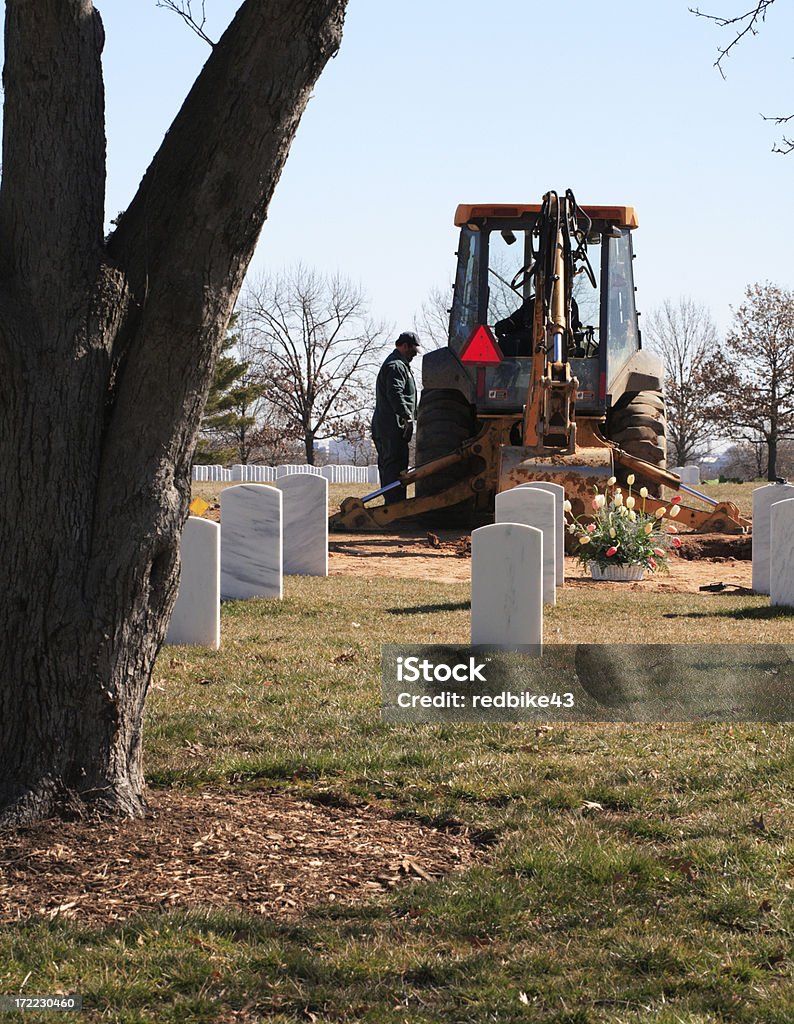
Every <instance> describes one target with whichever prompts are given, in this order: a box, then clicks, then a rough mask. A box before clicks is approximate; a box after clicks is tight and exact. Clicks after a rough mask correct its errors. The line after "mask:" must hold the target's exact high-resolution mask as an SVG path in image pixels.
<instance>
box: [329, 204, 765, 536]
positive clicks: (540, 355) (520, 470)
mask: <svg viewBox="0 0 794 1024" xmlns="http://www.w3.org/2000/svg"><path fill="white" fill-rule="evenodd" d="M455 224H456V226H457V227H459V228H460V238H459V243H458V250H457V272H456V275H455V284H454V292H453V297H452V308H451V310H450V320H449V342H448V345H447V346H446V347H443V348H439V349H436V350H434V351H431V352H428V353H427V354H426V355H425V356H424V358H423V360H422V394H421V400H420V403H419V410H418V415H417V425H416V426H417V429H416V464H417V465H416V468H415V469H411V470H409V471H408V472H407V473H404V474H402V477H401V479H400V481H399V482H398V483H397V484H394V485H391V486H399V485H400V484H403V485H407V484H410V483H414V484H415V496H414V497H411V498H407V499H406V500H404V501H397V502H393V503H391V504H377V503H376V499H377V498H378V497H379V496H380V495H381V494H383V492H384V490H387V489H388V488H381V489H379V490H376V491H373V492H372V493H371V494H369V495H367V496H365V497H364V498H346V499H345V500H344V501H343V502H342V505H341V509H340V511H339V512H338V513H337V514H336V515H334V516H332V517H331V523H330V525H331V527H332V528H336V529H348V530H384V529H386V528H388V526H389V525H390V524H392V523H394V522H397V521H399V520H401V519H404V518H406V517H413V516H417V515H420V514H425V515H426V514H429V513H433V514H434V516H435V521H437V522H438V521H440V522H444V521H446V522H449V523H450V525H452V524H453V521H454V522H456V523H458V524H460V521H461V519H462V518H463V519H466V520H468V521H469V522H472V521H474V522H476V521H478V520H480V521H481V520H483V519H484V518H486V517H487V516H488V515H489V514H490V513H492V511H493V506H494V496H495V495H496V494H497V493H498V492H499V491H503V490H506V489H508V488H510V487H514V486H516V485H518V484H521V483H524V482H527V481H531V480H546V481H551V482H554V483H559V484H562V485H563V486H564V488H565V494H566V497H567V498H568V499H569V500H570V502H571V505H572V509H573V512H574V514H575V515H582V514H586V512H587V511H588V510H589V509H590V502H591V501H592V498H593V495H594V488H598V489H599V490H600V491H603V490H604V489H605V486H606V482H607V480H608V479H609V478H610V477H612V476H615V477H616V478H617V479H618V480H624V481H625V479H626V478H627V477H628V476H629V475H630V474H633V475H634V478H635V484H636V487H638V488H639V487H642V486H646V487H647V488H648V490H649V492H650V494H651V497H649V498H648V499H647V502H646V507H647V508H649V509H650V510H654V509H655V508H656V507H661V505H662V502H661V500H660V493H661V487H662V486H668V487H671V488H673V489H675V490H678V489H682V490H691V489H690V488H685V487H683V485H682V484H681V481H680V478H679V477H678V476H677V475H675V474H673V473H668V472H667V471H666V439H665V404H664V398H663V394H662V385H663V367H662V364H661V361H660V360H659V359H658V358H656V357H655V356H653V355H651V354H650V353H648V352H646V351H644V350H643V349H642V347H641V338H640V331H639V327H638V321H637V317H638V314H637V310H636V307H635V301H634V296H635V287H634V275H633V262H634V254H633V251H632V231H633V230H634V229H635V228H636V227H637V226H638V222H637V215H636V213H635V211H634V209H633V207H630V206H585V207H580V206H579V205H578V203H577V201H576V198H575V196H574V194H573V192H572V191H570V190H568V191H566V192H565V193H564V194H560V193H557V192H554V191H550V192H547V193H546V195H544V197H543V201H542V202H541V203H539V204H533V205H520V204H517V205H504V204H495V205H494V204H492V205H461V206H458V209H457V212H456V215H455ZM693 493H697V492H693ZM654 495H656V498H654V497H653V496H654ZM699 496H700V497H704V498H705V496H704V495H699ZM706 502H707V503H710V504H711V508H710V509H709V510H708V511H704V510H702V509H698V508H691V507H689V506H687V505H682V506H681V511H680V514H679V518H678V522H679V523H680V524H681V525H687V526H690V527H692V528H694V529H697V530H700V531H702V532H722V533H742V532H745V531H746V529H747V528H748V527H749V523H748V522H747V521H746V520H744V519H742V517H741V516H740V515H739V512H738V509H737V508H736V506H735V505H733V504H732V503H730V502H725V503H721V504H718V503H716V502H711V501H710V499H708V498H706ZM439 513H441V515H439Z"/></svg>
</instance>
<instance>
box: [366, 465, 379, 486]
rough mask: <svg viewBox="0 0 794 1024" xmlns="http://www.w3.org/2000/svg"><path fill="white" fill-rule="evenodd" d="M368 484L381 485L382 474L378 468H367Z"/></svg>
mask: <svg viewBox="0 0 794 1024" xmlns="http://www.w3.org/2000/svg"><path fill="white" fill-rule="evenodd" d="M367 483H368V484H379V483H380V474H379V473H378V467H377V466H367Z"/></svg>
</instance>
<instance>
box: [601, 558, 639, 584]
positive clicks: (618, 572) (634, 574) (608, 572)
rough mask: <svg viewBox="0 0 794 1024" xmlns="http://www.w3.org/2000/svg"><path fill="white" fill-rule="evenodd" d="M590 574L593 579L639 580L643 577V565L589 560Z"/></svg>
mask: <svg viewBox="0 0 794 1024" xmlns="http://www.w3.org/2000/svg"><path fill="white" fill-rule="evenodd" d="M589 568H590V575H591V576H592V578H593V579H594V580H615V581H623V582H627V581H629V580H641V579H644V577H645V566H644V565H599V564H598V562H590V563H589Z"/></svg>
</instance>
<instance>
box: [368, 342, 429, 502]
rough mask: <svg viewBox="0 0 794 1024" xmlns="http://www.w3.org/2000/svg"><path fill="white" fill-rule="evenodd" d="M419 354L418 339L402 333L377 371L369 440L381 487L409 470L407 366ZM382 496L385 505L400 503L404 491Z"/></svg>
mask: <svg viewBox="0 0 794 1024" xmlns="http://www.w3.org/2000/svg"><path fill="white" fill-rule="evenodd" d="M418 351H419V339H418V338H417V336H416V335H415V334H414V333H413V332H412V331H404V332H403V333H402V334H401V335H400V337H399V338H398V339H397V341H395V343H394V351H393V352H392V353H391V354H390V355H388V356H387V357H386V359H385V360H384V362H383V365H382V366H381V368H380V371H379V372H378V381H377V384H376V386H375V413H374V415H373V417H372V439H373V441H374V442H375V447H376V449H377V451H378V472H379V474H380V485H381V487H385V486H386V484H392V483H394V482H395V480H399V478H400V473H404V472H405V470H406V469H408V442H409V441H410V440H411V437H412V436H413V432H414V422H415V421H416V382H415V380H414V375H413V373H412V372H411V366H410V363H411V360H412V359H413V358H414V356H415V355H416V353H417V352H418ZM383 497H384V500H385V502H386V504H387V505H390V504H391V503H392V502H394V501H402V500H403V499H404V498H405V488H404V487H393V488H392V489H391V490H389V491H386V493H385V494H384V496H383Z"/></svg>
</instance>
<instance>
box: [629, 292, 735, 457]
mask: <svg viewBox="0 0 794 1024" xmlns="http://www.w3.org/2000/svg"><path fill="white" fill-rule="evenodd" d="M645 337H646V338H647V340H648V341H649V343H650V348H652V349H653V350H654V351H656V352H657V353H658V354H659V355H660V356H661V358H662V361H663V363H664V369H665V386H664V393H665V405H666V413H667V445H668V456H667V458H668V462H670V461H672V463H673V464H674V465H679V466H684V465H686V464H687V463H690V462H697V461H698V460H699V459H701V458H702V457H703V456H704V455H706V454H708V452H709V449H710V441H711V439H712V437H713V433H714V425H713V423H712V421H711V417H710V412H709V403H708V396H709V388H708V384H707V382H706V381H704V379H703V367H704V366H705V364H706V361H707V360H708V359H709V358H710V356H711V355H713V353H714V352H715V350H716V348H717V345H718V338H717V329H716V327H715V326H714V323H713V322H712V320H711V316H710V315H709V312H708V310H707V309H706V308H705V306H701V305H698V304H697V303H696V302H694V301H693V300H692V299H690V298H680V299H678V301H677V302H673V301H672V300H670V299H666V300H665V301H664V302H663V303H662V305H661V306H660V307H659V308H658V309H654V310H653V311H652V312H651V313H650V315H649V316H648V322H647V324H646V327H645Z"/></svg>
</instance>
